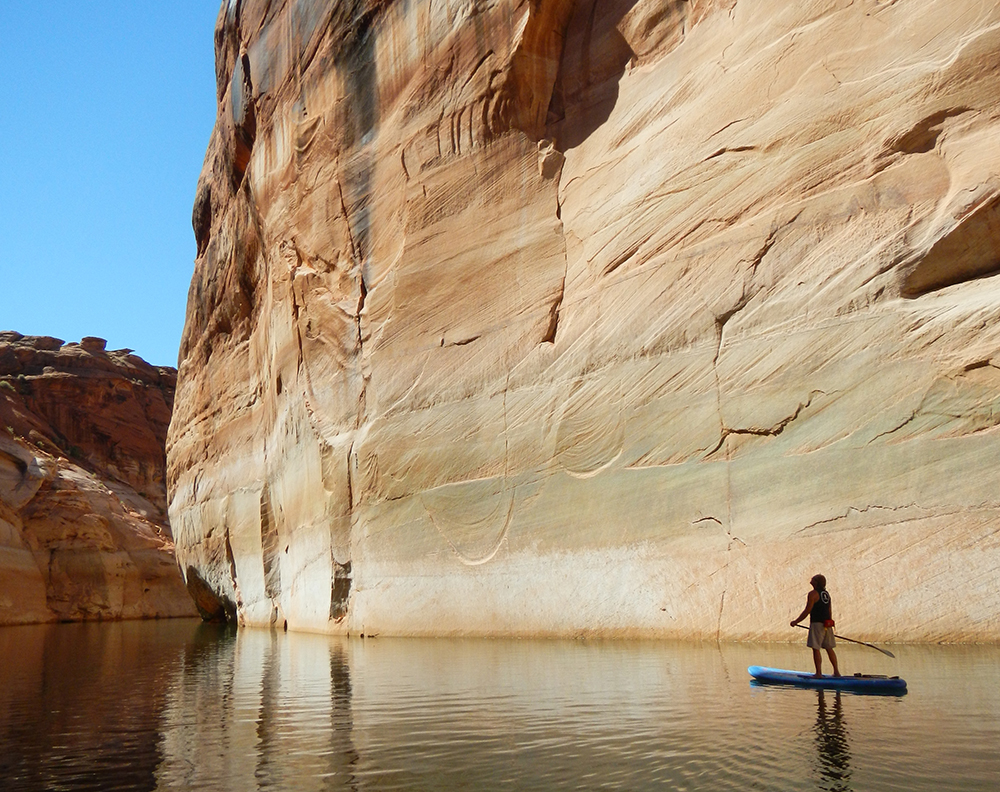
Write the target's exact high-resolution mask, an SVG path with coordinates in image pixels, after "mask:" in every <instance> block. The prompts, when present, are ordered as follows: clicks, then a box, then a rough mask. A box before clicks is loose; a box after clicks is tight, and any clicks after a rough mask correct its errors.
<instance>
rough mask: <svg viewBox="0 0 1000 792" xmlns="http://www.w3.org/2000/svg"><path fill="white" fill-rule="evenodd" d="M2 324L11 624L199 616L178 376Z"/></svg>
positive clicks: (0, 610) (2, 481)
mask: <svg viewBox="0 0 1000 792" xmlns="http://www.w3.org/2000/svg"><path fill="white" fill-rule="evenodd" d="M130 352H131V350H127V349H123V350H116V351H107V350H106V349H105V342H104V340H103V339H99V338H93V337H91V338H84V339H83V341H82V342H81V343H79V344H64V343H63V342H62V341H61V340H59V339H57V338H47V337H38V336H22V335H21V334H19V333H14V332H3V333H0V624H25V623H32V622H47V621H80V620H92V619H131V618H144V617H161V616H193V615H196V611H195V607H194V603H193V602H192V601H191V598H190V597H189V596H188V593H187V591H186V590H185V586H184V581H183V579H182V577H181V575H180V574H179V573H178V570H177V565H176V562H175V559H174V555H173V539H172V537H171V534H170V528H169V525H168V522H167V509H166V507H167V499H166V485H165V468H166V456H165V453H164V441H165V438H166V432H167V425H168V423H169V421H170V410H171V405H172V403H173V396H174V389H175V387H176V379H177V373H176V371H175V370H174V369H171V368H157V367H154V366H150V365H149V364H148V363H146V362H145V361H144V360H142V359H141V358H139V357H137V356H135V355H132V354H130Z"/></svg>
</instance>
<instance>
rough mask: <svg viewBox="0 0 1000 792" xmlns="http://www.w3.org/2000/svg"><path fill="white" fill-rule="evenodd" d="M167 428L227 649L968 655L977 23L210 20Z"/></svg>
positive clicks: (819, 12) (185, 523) (978, 603)
mask: <svg viewBox="0 0 1000 792" xmlns="http://www.w3.org/2000/svg"><path fill="white" fill-rule="evenodd" d="M216 48H217V78H218V99H219V115H218V121H217V124H216V128H215V131H214V133H213V136H212V139H211V143H210V145H209V150H208V154H207V157H206V162H205V169H204V172H203V174H202V177H201V179H200V181H199V185H198V192H197V199H196V202H195V209H194V217H193V221H194V228H195V236H196V238H197V241H198V249H199V257H198V261H197V266H196V271H195V275H194V280H193V282H192V285H191V291H190V299H189V304H188V316H187V325H186V329H185V334H184V340H183V343H182V350H181V365H180V372H179V381H178V392H177V402H176V410H175V413H174V417H173V422H172V424H171V428H170V434H169V438H168V452H167V453H168V461H169V466H168V486H169V489H170V515H171V523H172V525H173V528H174V532H175V536H176V539H177V552H178V557H179V559H180V561H181V563H182V567H183V568H184V569H185V570H186V573H187V576H188V580H189V583H190V581H191V580H192V579H194V580H195V581H196V585H197V586H200V587H202V588H203V589H204V590H205V591H206V592H207V594H206V598H207V599H211V597H213V596H214V597H215V598H216V600H217V607H218V608H219V609H220V612H221V611H223V610H224V611H227V612H229V613H237V614H238V617H239V619H240V620H241V621H243V622H244V623H249V624H268V623H278V624H287V625H288V626H289V627H290V628H300V629H310V630H324V631H332V632H365V633H368V634H372V633H380V634H488V635H497V634H541V635H551V634H558V635H585V634H600V635H651V636H683V637H702V638H704V637H720V638H726V639H731V638H740V639H751V638H794V639H799V638H800V637H801V636H798V635H794V636H791V635H789V633H792V632H798V631H792V630H790V629H789V628H788V627H787V624H788V619H789V618H790V617H792V616H794V615H795V614H796V613H798V611H799V610H800V609H801V606H802V604H803V602H804V598H805V594H806V592H807V590H808V580H809V577H810V576H811V575H812V574H813V573H815V572H820V571H821V572H823V573H825V574H826V576H827V577H828V579H829V581H830V586H831V590H832V592H833V596H834V602H835V606H834V607H835V616H836V618H837V621H838V625H839V626H840V627H841V629H842V631H844V632H848V631H849V632H848V634H853V635H856V636H859V637H865V636H869V637H878V638H891V639H901V640H997V639H1000V620H998V618H997V613H1000V588H998V587H997V586H996V585H995V580H996V577H997V574H998V572H1000V532H998V531H1000V519H998V518H1000V510H998V495H997V487H996V477H997V470H998V464H1000V430H998V429H997V424H998V423H1000V351H998V350H1000V330H998V325H997V318H998V315H1000V277H997V276H996V273H997V272H1000V142H998V141H1000V122H998V118H1000V98H998V97H1000V70H998V69H997V67H996V64H997V63H998V58H1000V7H998V6H997V5H996V4H995V3H992V2H984V1H982V0H954V1H953V2H949V3H947V4H944V3H941V2H934V1H933V0H840V1H839V2H825V1H824V2H819V0H802V2H796V3H788V2H785V1H784V0H761V2H755V3H751V2H746V0H690V1H689V2H680V1H676V2H675V1H674V0H663V1H658V2H651V1H650V0H639V1H638V2H635V1H634V0H579V2H573V0H537V1H535V2H520V3H518V2H515V1H514V0H510V1H505V0H495V1H494V2H489V0H482V1H481V2H466V1H465V0H463V1H462V2H452V1H451V0H410V1H409V2H404V1H403V0H398V1H397V2H378V0H353V1H350V2H349V1H347V0H344V1H343V2H337V3H332V4H331V3H322V2H318V0H294V1H293V2H289V3H284V4H275V3H267V2H263V1H262V0H257V1H253V0H249V1H244V2H239V3H237V2H229V3H225V4H224V5H223V8H222V10H221V12H220V17H219V22H218V26H217V29H216Z"/></svg>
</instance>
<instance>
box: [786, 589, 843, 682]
mask: <svg viewBox="0 0 1000 792" xmlns="http://www.w3.org/2000/svg"><path fill="white" fill-rule="evenodd" d="M809 582H810V583H811V584H812V587H813V588H812V591H810V592H809V596H808V597H806V607H805V608H804V609H803V611H802V613H800V614H799V615H798V617H796V618H795V619H794V620H793V621H792V627H796V626H798V623H799V622H800V621H802V620H803V619H804V618H805V617H806V616H808V617H809V638H808V639H807V640H806V646H808V647H809V648H810V649H812V650H813V662H814V663H815V664H816V676H818V677H820V676H823V654H822V652H821V651H820V650H821V649H826V653H827V654H828V655H829V656H830V662H831V663H833V675H834V676H835V677H839V676H840V667H839V666H838V665H837V653H836V652H835V651H834V650H833V648H834V647H835V646H836V645H837V640H836V639H835V638H834V637H833V605H832V603H831V601H830V593H829V592H828V591H827V590H826V578H825V577H823V575H813V577H812V580H810V581H809Z"/></svg>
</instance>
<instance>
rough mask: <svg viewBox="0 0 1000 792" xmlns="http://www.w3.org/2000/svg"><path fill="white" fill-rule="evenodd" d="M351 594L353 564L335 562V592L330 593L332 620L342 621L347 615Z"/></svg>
mask: <svg viewBox="0 0 1000 792" xmlns="http://www.w3.org/2000/svg"><path fill="white" fill-rule="evenodd" d="M350 594H351V562H350V561H347V562H346V563H343V564H340V563H338V562H337V561H336V559H334V561H333V590H332V591H331V593H330V620H331V621H341V620H342V619H343V618H344V617H345V616H346V615H347V600H348V597H349V596H350Z"/></svg>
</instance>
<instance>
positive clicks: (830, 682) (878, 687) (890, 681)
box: [747, 666, 906, 694]
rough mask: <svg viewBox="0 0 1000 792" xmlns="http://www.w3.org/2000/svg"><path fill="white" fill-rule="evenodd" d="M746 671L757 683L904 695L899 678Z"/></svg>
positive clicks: (762, 668)
mask: <svg viewBox="0 0 1000 792" xmlns="http://www.w3.org/2000/svg"><path fill="white" fill-rule="evenodd" d="M747 671H749V672H750V676H752V677H753V678H754V679H756V680H757V681H758V682H768V683H772V684H777V685H795V686H797V687H807V688H824V689H827V690H851V691H854V692H855V693H897V694H898V693H905V692H906V680H905V679H900V678H899V677H887V676H874V675H868V674H855V675H854V676H842V677H835V676H821V677H816V676H813V675H812V674H809V673H806V672H805V671H785V670H784V669H781V668H767V667H765V666H750V667H749V668H748V669H747Z"/></svg>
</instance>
